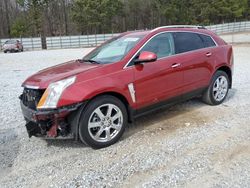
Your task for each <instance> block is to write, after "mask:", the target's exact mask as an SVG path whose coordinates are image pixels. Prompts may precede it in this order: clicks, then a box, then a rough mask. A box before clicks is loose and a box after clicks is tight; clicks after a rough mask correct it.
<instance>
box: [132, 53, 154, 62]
mask: <svg viewBox="0 0 250 188" xmlns="http://www.w3.org/2000/svg"><path fill="white" fill-rule="evenodd" d="M156 60H157V55H156V54H155V53H153V52H147V51H144V52H141V53H140V55H139V58H138V59H136V60H135V64H140V63H149V62H154V61H156Z"/></svg>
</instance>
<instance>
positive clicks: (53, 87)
mask: <svg viewBox="0 0 250 188" xmlns="http://www.w3.org/2000/svg"><path fill="white" fill-rule="evenodd" d="M75 79H76V77H75V76H74V77H70V78H67V79H64V80H60V81H57V82H54V83H51V84H50V85H49V87H48V88H47V89H46V90H45V92H44V94H43V96H42V98H41V99H40V101H39V103H38V105H37V109H51V108H56V107H57V103H58V101H59V99H60V97H61V95H62V93H63V91H64V90H65V89H66V88H67V87H69V86H70V85H71V84H73V83H74V82H75Z"/></svg>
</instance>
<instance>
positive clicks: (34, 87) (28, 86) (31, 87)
mask: <svg viewBox="0 0 250 188" xmlns="http://www.w3.org/2000/svg"><path fill="white" fill-rule="evenodd" d="M23 87H24V88H27V89H39V86H31V85H24V86H23Z"/></svg>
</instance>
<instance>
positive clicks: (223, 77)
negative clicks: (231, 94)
mask: <svg viewBox="0 0 250 188" xmlns="http://www.w3.org/2000/svg"><path fill="white" fill-rule="evenodd" d="M228 90H229V78H228V75H227V73H225V72H224V71H217V72H216V73H215V74H214V76H213V78H212V82H211V84H210V86H209V87H208V89H207V90H206V92H205V93H204V95H203V97H202V99H203V101H204V102H205V103H207V104H210V105H219V104H221V103H222V102H223V101H224V100H225V98H226V97H227V94H228Z"/></svg>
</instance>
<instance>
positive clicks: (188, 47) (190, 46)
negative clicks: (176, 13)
mask: <svg viewBox="0 0 250 188" xmlns="http://www.w3.org/2000/svg"><path fill="white" fill-rule="evenodd" d="M173 35H174V41H175V50H176V54H179V53H184V52H189V51H193V50H198V49H201V48H204V47H205V46H204V44H203V41H202V39H201V37H199V35H198V34H196V33H188V32H176V33H174V34H173Z"/></svg>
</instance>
